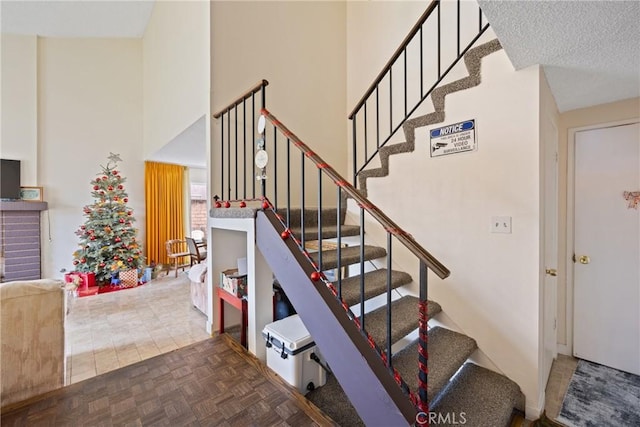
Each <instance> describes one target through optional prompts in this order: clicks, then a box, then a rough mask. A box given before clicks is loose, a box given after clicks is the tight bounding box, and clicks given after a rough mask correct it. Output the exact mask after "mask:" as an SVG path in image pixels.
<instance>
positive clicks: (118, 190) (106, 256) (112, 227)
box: [73, 153, 144, 285]
mask: <svg viewBox="0 0 640 427" xmlns="http://www.w3.org/2000/svg"><path fill="white" fill-rule="evenodd" d="M121 161H122V160H121V159H120V156H119V155H117V154H113V153H110V155H109V157H108V162H107V165H106V166H102V165H100V167H101V168H102V172H100V173H98V174H97V175H98V176H97V177H96V178H95V179H93V180H92V181H91V187H92V189H93V191H92V192H91V195H92V196H93V197H94V199H95V202H94V203H93V204H91V205H87V206H85V207H84V216H85V217H86V218H87V220H86V222H85V223H84V225H81V226H80V228H79V229H78V230H77V231H76V235H78V236H79V237H80V243H79V246H80V249H78V250H77V251H75V252H74V253H73V265H74V266H75V269H76V271H80V272H93V273H95V277H96V283H98V284H99V285H104V284H109V283H110V282H111V279H112V277H114V276H115V275H116V273H119V272H122V271H125V270H131V269H133V270H136V271H137V270H138V269H139V268H141V267H143V266H144V259H143V257H142V254H141V252H140V246H139V245H138V242H137V240H136V234H137V230H136V229H135V228H134V227H133V223H134V221H135V218H134V217H133V210H132V209H130V208H129V207H127V202H128V201H129V199H128V197H127V192H126V191H125V187H124V183H125V181H126V178H124V177H122V176H121V175H120V172H118V171H117V170H116V167H117V165H118V162H121Z"/></svg>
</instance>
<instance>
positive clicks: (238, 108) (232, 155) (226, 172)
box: [213, 80, 269, 203]
mask: <svg viewBox="0 0 640 427" xmlns="http://www.w3.org/2000/svg"><path fill="white" fill-rule="evenodd" d="M268 85H269V82H268V81H266V80H261V81H259V82H258V83H257V84H256V85H254V86H253V87H252V88H251V89H249V90H247V91H246V92H245V93H244V94H242V95H241V96H240V97H238V99H236V100H235V101H233V102H232V103H230V104H229V105H227V106H226V107H224V108H223V109H221V110H220V111H218V112H217V113H215V114H214V115H213V117H214V118H215V119H219V120H220V145H219V147H220V153H219V155H220V164H219V168H220V170H219V173H220V195H219V196H218V195H216V197H215V198H216V203H220V202H218V199H221V200H223V201H224V200H227V201H230V200H240V199H242V200H248V199H255V198H256V182H257V181H258V180H256V178H255V177H256V167H255V164H254V161H253V159H254V156H255V154H256V146H255V144H254V141H253V140H254V135H256V129H255V125H256V116H257V115H259V114H260V110H261V109H262V108H265V107H266V96H267V95H266V91H267V86H268ZM256 98H258V100H257V101H256ZM247 109H249V112H247ZM247 142H248V143H249V144H250V148H247ZM239 144H241V145H239ZM264 144H265V145H266V137H265V139H264ZM225 146H226V148H225ZM232 176H233V180H232ZM265 185H266V182H265V181H264V180H261V188H259V189H258V191H259V192H260V195H261V197H264V196H265V192H266V188H265ZM248 187H250V188H248ZM225 194H226V197H225Z"/></svg>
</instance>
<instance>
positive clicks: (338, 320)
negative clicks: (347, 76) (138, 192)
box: [214, 0, 524, 427]
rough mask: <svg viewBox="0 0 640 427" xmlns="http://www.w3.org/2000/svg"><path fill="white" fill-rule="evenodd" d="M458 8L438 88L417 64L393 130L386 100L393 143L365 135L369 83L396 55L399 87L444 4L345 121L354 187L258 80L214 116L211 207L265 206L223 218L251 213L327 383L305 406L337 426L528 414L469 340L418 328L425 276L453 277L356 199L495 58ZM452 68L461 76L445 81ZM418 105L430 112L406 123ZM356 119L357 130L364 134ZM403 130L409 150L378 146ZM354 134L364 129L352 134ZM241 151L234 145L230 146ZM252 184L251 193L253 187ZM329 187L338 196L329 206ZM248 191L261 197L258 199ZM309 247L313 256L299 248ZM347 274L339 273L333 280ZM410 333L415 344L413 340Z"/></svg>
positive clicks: (515, 390) (426, 310) (426, 304)
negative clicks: (410, 262)
mask: <svg viewBox="0 0 640 427" xmlns="http://www.w3.org/2000/svg"><path fill="white" fill-rule="evenodd" d="M450 4H455V3H454V2H451V3H450ZM457 5H458V6H457V7H458V23H457V56H456V59H455V60H454V61H453V62H452V63H451V64H450V65H449V67H448V68H447V69H446V70H445V71H444V72H441V70H440V35H438V67H437V78H436V79H435V81H434V82H433V84H432V85H430V86H431V87H430V89H428V90H427V91H423V86H424V84H423V81H422V75H423V74H424V73H422V56H421V57H420V67H421V72H420V76H421V77H420V97H419V101H418V102H417V104H415V105H413V106H410V105H408V101H407V99H408V96H407V87H408V84H407V82H406V81H405V84H404V94H403V95H402V93H401V95H400V96H401V97H402V96H404V98H403V102H404V115H403V116H402V119H401V120H399V121H394V117H395V116H394V114H393V112H392V106H393V104H394V101H393V99H391V98H393V96H394V95H393V94H392V93H390V94H389V98H390V100H389V104H390V105H389V107H388V108H389V114H388V116H389V117H388V119H389V121H390V122H389V126H388V127H389V134H388V135H386V136H385V135H383V134H382V132H381V131H380V126H379V124H378V123H377V122H376V124H375V126H376V129H375V132H373V133H375V138H374V137H373V136H372V135H368V133H367V132H368V128H369V125H367V117H369V119H370V116H374V115H375V117H376V120H377V119H378V116H380V115H381V108H382V107H381V106H380V104H379V102H378V101H379V98H380V96H379V95H380V94H379V85H380V84H381V82H383V80H384V79H389V81H390V80H391V73H392V68H393V67H394V66H397V65H396V62H398V61H399V60H400V58H402V60H403V61H404V68H405V76H404V78H405V80H406V79H407V73H406V69H407V56H408V53H407V52H408V50H407V47H408V46H409V44H410V43H412V42H414V40H415V38H416V37H419V38H420V46H421V47H422V42H423V41H422V26H423V25H424V24H425V22H427V21H428V19H429V18H432V20H434V19H436V18H435V17H436V16H437V25H438V33H439V32H440V7H441V2H439V1H437V0H435V1H433V2H432V3H431V4H430V5H429V7H428V8H427V10H426V11H425V13H424V14H423V16H422V17H421V18H420V19H419V21H418V23H417V24H416V25H415V26H414V27H413V28H412V30H411V31H410V33H409V35H408V36H407V37H406V38H405V40H404V41H403V43H402V45H401V46H400V47H399V48H398V50H397V51H396V53H394V54H393V55H392V58H391V60H390V61H389V63H388V64H387V65H386V66H385V69H384V70H383V71H382V72H381V73H380V74H379V76H378V77H377V78H376V80H375V81H374V83H373V84H372V85H371V87H370V88H369V89H368V90H367V92H366V93H365V95H364V97H363V98H362V100H361V101H360V102H359V103H358V105H357V106H356V108H355V109H354V111H353V112H352V113H351V114H350V116H349V119H350V120H352V121H353V144H354V145H353V161H354V163H353V181H352V182H353V185H352V184H350V183H349V182H348V181H347V180H345V179H344V178H343V177H342V176H341V175H340V174H338V173H337V172H336V171H335V170H334V169H333V168H332V167H331V166H330V165H328V164H327V163H326V162H324V160H323V159H322V158H321V157H320V156H318V155H317V154H316V153H315V152H314V151H313V150H312V149H311V148H310V147H309V146H307V145H306V144H305V143H304V142H302V140H300V138H298V137H297V136H296V135H295V134H294V133H293V132H291V131H290V130H289V129H288V128H287V127H286V126H285V125H284V124H283V123H282V122H281V121H280V120H278V119H277V118H276V117H275V116H274V115H272V114H271V113H270V112H269V111H268V110H267V109H266V108H265V88H266V86H267V84H268V82H266V81H265V80H263V81H261V82H259V83H258V84H257V85H256V86H254V87H253V88H251V89H250V90H249V91H248V92H246V93H245V94H244V95H242V96H241V97H240V98H238V99H237V100H236V101H234V102H233V103H232V104H230V105H229V106H228V107H226V108H225V109H223V110H221V111H220V112H219V113H216V114H214V117H215V118H219V119H220V123H221V141H220V146H219V150H220V151H219V153H218V154H219V156H218V158H219V159H220V160H221V162H220V164H219V165H218V170H219V173H220V181H221V188H220V193H219V194H221V195H222V198H223V199H225V200H226V201H224V202H223V201H217V200H216V205H215V207H216V209H222V210H223V211H224V208H227V207H229V206H233V205H234V204H238V207H244V206H245V200H260V201H261V203H262V208H261V209H257V210H255V211H252V212H244V213H242V211H243V210H242V209H240V210H237V209H231V210H229V211H228V212H229V213H230V214H232V213H234V212H235V213H239V212H240V213H239V214H240V215H242V216H243V217H247V215H250V216H255V218H256V221H255V224H256V225H255V227H256V245H257V246H258V248H259V249H260V251H261V252H262V254H263V256H264V258H265V260H266V261H267V264H268V265H269V267H270V268H271V270H272V271H273V273H274V275H275V276H276V278H277V279H278V282H279V283H280V285H281V287H282V288H283V290H284V291H285V293H286V294H287V297H288V298H289V300H290V301H291V302H292V304H293V305H294V307H295V309H296V311H297V313H298V314H299V315H300V317H301V318H302V320H303V322H304V324H305V326H306V327H307V329H308V330H309V332H310V334H311V335H312V336H313V338H314V340H315V342H316V344H317V345H318V347H319V349H320V352H321V353H322V356H323V357H324V359H325V361H326V364H327V365H328V368H329V369H330V371H331V373H330V374H329V375H328V381H327V384H325V385H324V386H322V387H319V388H317V389H316V390H313V391H311V392H310V393H309V394H308V395H307V398H308V399H309V400H310V401H311V402H313V403H314V404H315V405H316V406H318V407H319V408H320V409H322V410H323V411H324V412H325V413H327V414H328V415H329V416H330V417H331V418H333V419H334V420H335V421H336V423H338V424H339V425H342V426H352V425H381V426H396V425H429V424H432V425H466V426H478V427H485V426H491V427H493V426H507V425H509V423H510V421H511V419H512V416H513V414H514V412H523V411H524V396H523V394H522V393H521V391H520V389H519V387H518V385H517V384H515V383H514V382H512V381H511V380H509V379H508V378H506V377H505V376H503V375H501V374H499V373H496V372H493V371H491V370H488V369H485V368H483V367H481V366H478V365H476V364H473V363H471V362H469V361H468V359H469V357H470V356H471V355H472V354H473V353H474V352H475V351H476V350H477V343H476V342H475V340H473V339H472V338H470V337H468V336H466V335H464V334H461V333H458V332H454V331H452V330H449V329H447V328H444V327H439V326H434V327H432V328H429V327H428V323H427V322H428V320H429V319H431V318H434V317H436V318H437V316H438V315H439V313H441V312H442V308H441V307H440V305H439V304H438V303H437V302H435V301H430V300H428V299H427V289H428V286H427V280H428V277H429V275H434V274H435V275H437V276H439V277H440V278H442V279H444V278H446V277H447V276H448V275H449V271H448V269H447V268H446V267H445V266H444V265H442V263H440V261H439V260H438V259H437V258H435V257H434V256H433V255H432V254H430V253H429V252H428V251H427V250H425V249H424V248H423V247H422V246H421V245H420V244H418V243H417V242H416V241H415V240H414V239H413V237H412V236H410V235H409V234H407V233H406V232H404V231H403V230H402V229H401V228H400V227H399V226H398V225H397V224H395V223H394V222H393V221H392V220H391V219H390V218H388V217H387V216H386V215H385V214H384V213H383V212H382V211H380V209H378V208H377V207H376V206H375V205H374V204H373V203H372V202H371V201H370V200H368V199H367V198H366V193H367V187H366V186H367V180H368V179H369V178H372V177H383V176H386V175H388V173H389V157H390V156H391V155H393V154H398V153H407V152H411V151H413V149H414V147H415V129H416V128H418V127H422V126H428V125H432V124H435V123H439V122H442V121H444V118H445V113H444V100H445V96H446V95H447V94H450V93H453V92H457V91H461V90H464V89H468V88H471V87H473V86H477V85H478V84H479V83H480V65H481V60H482V58H483V57H485V56H486V55H489V54H491V53H492V52H495V51H497V50H499V49H500V48H501V47H500V43H499V42H498V41H497V40H493V41H489V42H487V43H484V44H480V45H479V46H475V44H476V42H477V41H478V40H479V38H480V36H481V35H482V34H483V33H484V31H485V30H486V29H487V28H488V24H486V25H483V17H482V13H481V11H479V20H478V22H477V24H476V25H478V32H477V34H476V35H475V36H474V37H473V38H472V39H471V40H470V41H469V42H468V43H466V42H465V43H466V45H463V43H461V36H460V2H458V3H457ZM447 28H448V27H447ZM451 28H455V26H451ZM461 59H462V60H464V64H465V66H466V68H467V71H468V73H469V74H468V76H466V77H464V78H462V79H459V80H456V81H454V82H451V83H447V84H444V82H443V80H444V78H445V77H446V76H447V74H448V73H449V71H450V70H451V69H452V68H453V67H454V66H455V65H456V63H458V61H459V60H461ZM389 88H391V85H390V84H389ZM257 98H258V99H260V100H261V105H260V106H257V103H256V99H257ZM428 98H431V100H432V102H433V106H434V112H433V113H430V114H426V115H421V116H418V117H415V118H413V114H414V112H416V111H417V108H418V107H419V106H420V104H422V103H423V101H425V100H426V99H428ZM371 99H375V107H370V110H369V112H367V105H370V106H371V105H372V103H371ZM256 108H257V114H256ZM372 108H375V111H374V112H373V113H372V111H371V109H372ZM247 109H248V110H249V111H250V114H249V115H247V113H246V110H247ZM256 115H259V116H260V119H259V120H258V126H257V132H258V133H259V134H260V135H261V138H260V139H259V141H258V142H257V144H256V146H255V147H253V148H247V146H246V140H247V135H250V139H252V138H253V135H254V134H255V117H256ZM249 117H251V118H249ZM232 118H233V121H234V122H233V124H232V122H231V120H232ZM359 122H360V123H362V122H364V127H362V126H360V125H358V123H359ZM400 128H402V130H403V132H404V136H405V141H404V142H402V143H398V144H388V145H387V143H388V142H390V140H391V138H392V137H393V135H394V134H395V132H396V131H398V130H399V129H400ZM239 129H240V130H239ZM359 129H360V131H362V129H364V132H361V133H360V134H358V130H359ZM362 133H364V135H362ZM233 141H235V142H233ZM238 141H244V142H242V146H241V147H240V148H239V145H238V144H239V142H238ZM372 144H374V145H373V147H371V145H372ZM234 145H235V148H234ZM250 150H252V151H251V152H250ZM259 150H265V151H266V152H267V153H268V156H264V157H265V158H266V157H268V159H269V162H268V164H263V165H262V166H261V167H262V169H258V168H257V167H256V166H255V164H254V163H253V158H254V156H255V155H256V153H257V152H258V151H259ZM378 156H379V157H378ZM374 158H379V159H380V167H377V168H371V167H370V166H369V165H370V162H371V161H372V160H373V159H374ZM247 159H248V160H247ZM298 159H299V160H298ZM256 177H257V181H256ZM256 182H257V183H259V186H260V187H261V188H256ZM357 184H359V188H358V189H356V188H355V185H357ZM309 187H311V188H312V190H311V191H310V190H309ZM327 188H334V189H335V190H336V192H335V193H333V194H335V198H333V197H332V196H331V194H332V191H331V190H329V191H327ZM257 191H258V192H259V193H260V194H261V195H262V197H257V196H256V192H257ZM225 196H226V197H225ZM348 203H349V209H348V210H349V213H350V214H356V217H357V216H359V219H360V221H359V224H353V223H352V222H357V220H346V212H347V204H348ZM234 207H235V206H234ZM365 219H368V220H369V222H367V221H366V220H365ZM372 223H373V224H375V226H376V227H379V228H380V229H382V230H384V231H383V232H384V234H385V235H386V243H387V244H386V247H383V246H379V245H378V244H376V243H375V242H374V243H372V242H371V240H373V238H372V237H371V236H370V235H369V233H368V232H367V231H366V230H365V224H367V227H370V225H368V224H372ZM367 229H368V228H367ZM367 236H369V237H367ZM329 240H330V241H331V242H332V243H333V245H332V248H331V249H323V248H324V247H325V246H324V245H323V242H324V243H326V242H327V241H329ZM394 245H395V246H394ZM398 245H401V246H402V250H404V251H408V252H409V253H410V256H411V257H413V259H414V260H415V262H416V264H415V270H416V271H417V272H418V274H417V277H414V276H412V274H413V275H416V271H414V272H412V274H409V273H407V272H404V271H399V270H398V269H397V267H396V264H394V262H393V252H395V251H396V250H397V248H398ZM311 246H313V247H314V248H318V249H317V251H312V250H311V249H309V248H310V247H311ZM333 247H335V249H333ZM394 247H395V248H396V249H394ZM411 268H413V267H411ZM345 269H346V270H347V271H348V273H349V274H348V276H347V277H342V272H343V271H345ZM330 270H333V271H336V272H338V273H337V274H336V275H335V276H336V277H333V278H329V277H330V275H329V274H328V273H327V272H328V271H330ZM416 289H417V291H416ZM373 301H377V302H378V303H379V302H380V301H383V304H382V306H380V307H377V308H375V309H372V310H368V307H371V306H372V305H375V303H373ZM356 306H357V307H358V308H357V309H356V310H355V311H353V309H354V308H355V307H356ZM416 330H417V337H418V338H417V339H412V338H411V337H415V336H416ZM427 343H428V353H427Z"/></svg>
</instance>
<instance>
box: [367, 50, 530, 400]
mask: <svg viewBox="0 0 640 427" xmlns="http://www.w3.org/2000/svg"><path fill="white" fill-rule="evenodd" d="M539 73H540V70H539V69H538V67H530V68H528V69H526V70H522V71H520V72H517V73H516V72H514V70H513V67H512V66H511V64H510V62H509V60H508V58H507V56H506V54H505V53H504V51H500V52H498V53H495V54H493V55H490V56H489V57H487V58H485V59H484V60H483V64H482V79H483V82H482V84H481V85H480V86H478V87H476V88H473V89H469V90H466V91H463V92H459V93H456V94H452V95H449V96H448V97H447V98H446V109H445V111H446V120H445V124H448V123H456V122H459V121H463V120H468V119H476V124H477V134H476V136H477V139H478V151H476V152H469V153H463V154H455V155H449V156H444V157H438V158H430V154H429V151H430V150H429V136H428V130H429V129H430V128H422V129H419V130H417V131H416V150H415V152H413V153H411V154H404V155H396V156H392V157H391V160H390V162H391V164H390V169H391V174H390V176H389V177H387V178H384V179H377V180H376V179H370V180H369V182H368V186H369V197H370V199H371V200H372V201H373V202H374V203H376V204H377V205H378V206H379V207H381V208H382V209H383V210H384V211H385V212H386V213H387V214H388V215H389V216H390V217H391V218H393V219H394V220H396V221H397V222H398V223H399V225H400V226H401V227H405V228H406V229H407V230H408V231H409V233H411V234H412V235H413V236H414V237H415V238H416V239H417V241H418V242H419V243H421V244H422V245H423V246H424V247H425V248H426V249H427V250H429V251H431V252H432V253H433V254H434V255H435V256H436V257H437V258H439V259H440V260H441V261H442V262H443V263H444V264H445V265H446V266H447V267H448V268H449V269H450V270H451V271H452V274H451V276H450V277H449V278H448V279H446V280H444V281H441V280H432V281H431V282H430V287H429V293H430V297H431V298H433V299H434V300H436V301H438V302H439V303H440V304H441V305H442V307H443V310H444V312H445V313H447V315H448V316H449V317H450V318H451V319H453V321H454V322H455V323H456V324H457V325H458V326H459V327H460V328H461V329H462V330H463V331H464V332H465V333H466V334H468V335H469V336H471V337H473V338H475V339H476V341H477V342H478V346H479V347H480V349H482V351H483V352H484V353H485V354H486V355H487V356H488V357H489V358H490V359H491V361H492V362H493V363H495V365H496V366H497V367H498V368H499V369H500V370H501V371H502V372H503V373H504V374H505V375H506V376H508V377H509V378H511V379H512V380H514V381H515V382H516V383H518V384H519V385H520V387H521V389H522V391H523V392H524V394H525V395H526V398H527V408H528V412H533V411H535V408H537V407H538V406H539V403H540V402H539V401H538V400H539V395H538V394H539V388H540V385H539V383H538V382H539V381H538V364H539V360H538V346H539V344H538V310H539V302H538V298H539V258H540V253H539V251H540V247H539V238H540V188H539V181H540V165H539V161H538V155H539V148H538V141H539V119H538V109H539ZM488 100H490V102H489V101H488ZM515 105H517V106H518V108H514V106H515ZM433 127H437V126H433ZM399 189H402V191H401V192H400V191H399ZM495 215H504V216H511V217H512V218H513V221H512V229H513V230H512V233H511V234H492V233H490V222H491V217H492V216H495Z"/></svg>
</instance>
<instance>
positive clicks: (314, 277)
mask: <svg viewBox="0 0 640 427" xmlns="http://www.w3.org/2000/svg"><path fill="white" fill-rule="evenodd" d="M310 277H311V280H313V281H314V282H317V281H318V280H320V273H318V272H317V271H314V272H313V273H311V276H310Z"/></svg>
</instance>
